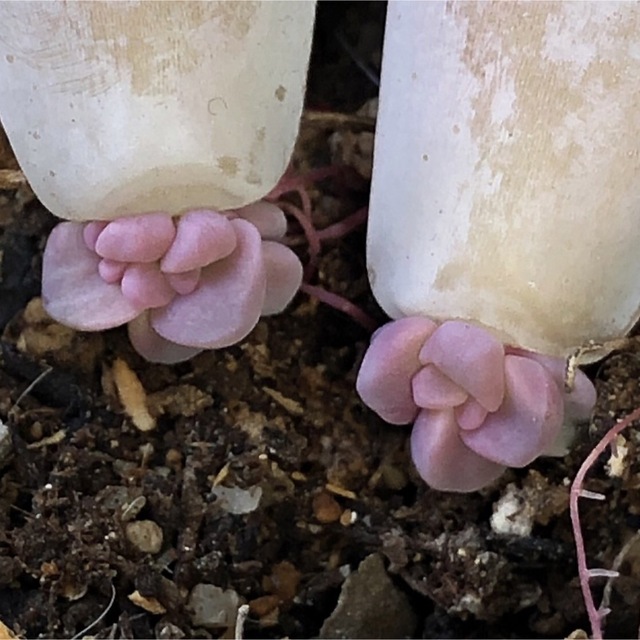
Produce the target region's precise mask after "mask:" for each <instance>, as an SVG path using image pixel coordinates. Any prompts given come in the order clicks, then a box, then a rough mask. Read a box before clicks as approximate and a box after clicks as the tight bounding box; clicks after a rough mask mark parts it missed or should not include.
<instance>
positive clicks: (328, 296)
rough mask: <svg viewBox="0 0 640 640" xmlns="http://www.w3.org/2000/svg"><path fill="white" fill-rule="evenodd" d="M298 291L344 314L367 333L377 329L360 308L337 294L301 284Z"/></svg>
mask: <svg viewBox="0 0 640 640" xmlns="http://www.w3.org/2000/svg"><path fill="white" fill-rule="evenodd" d="M300 291H304V293H306V294H308V295H310V296H312V297H314V298H317V299H318V300H320V302H324V303H325V304H328V305H329V306H330V307H333V308H334V309H337V310H338V311H342V313H346V314H347V315H348V316H349V317H351V318H352V319H353V320H355V321H356V322H357V323H358V324H359V325H361V326H362V327H364V328H365V329H366V330H367V331H369V332H371V333H373V332H374V331H375V330H376V329H377V328H378V323H377V322H376V321H375V320H374V319H373V318H372V317H371V316H370V315H369V314H368V313H365V312H364V311H363V310H362V309H360V307H358V306H356V305H355V304H353V302H349V300H347V299H346V298H343V297H342V296H340V295H338V294H337V293H331V292H330V291H327V290H326V289H323V288H322V287H316V286H314V285H312V284H306V283H305V284H303V285H302V286H301V287H300Z"/></svg>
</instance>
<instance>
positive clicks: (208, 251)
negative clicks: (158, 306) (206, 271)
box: [160, 210, 236, 273]
mask: <svg viewBox="0 0 640 640" xmlns="http://www.w3.org/2000/svg"><path fill="white" fill-rule="evenodd" d="M235 248H236V234H235V231H234V230H233V226H232V224H231V222H230V221H229V219H228V218H227V217H226V216H223V215H222V214H220V213H217V212H215V211H207V210H200V211H189V213H186V214H185V215H184V216H182V217H181V218H179V219H178V229H177V231H176V237H175V239H174V240H173V244H172V245H171V247H169V249H168V250H167V252H166V253H165V255H164V257H163V258H162V262H161V263H160V268H161V269H162V271H164V273H182V272H184V271H193V270H194V269H200V268H201V267H206V266H207V265H209V264H211V263H212V262H217V261H218V260H222V259H223V258H226V257H227V256H229V255H231V253H232V252H233V250H234V249H235Z"/></svg>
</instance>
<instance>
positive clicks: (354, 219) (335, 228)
mask: <svg viewBox="0 0 640 640" xmlns="http://www.w3.org/2000/svg"><path fill="white" fill-rule="evenodd" d="M368 213H369V209H368V208H367V207H362V209H358V210H357V211H356V212H354V213H352V214H350V215H348V216H347V217H346V218H344V219H343V220H340V222H336V223H335V224H330V225H329V226H328V227H325V228H324V229H321V230H320V231H318V238H319V239H320V242H324V241H325V240H335V239H336V238H342V236H346V235H347V234H348V233H350V232H351V231H353V230H354V229H356V228H357V227H359V226H360V225H361V224H364V223H365V222H366V221H367V214H368Z"/></svg>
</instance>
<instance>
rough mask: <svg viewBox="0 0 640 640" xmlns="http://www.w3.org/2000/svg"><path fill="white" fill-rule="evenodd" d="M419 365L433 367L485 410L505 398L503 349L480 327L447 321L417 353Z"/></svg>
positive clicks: (499, 403) (497, 404) (493, 408)
mask: <svg viewBox="0 0 640 640" xmlns="http://www.w3.org/2000/svg"><path fill="white" fill-rule="evenodd" d="M419 357H420V362H422V364H429V363H433V364H435V365H436V366H437V367H438V369H440V371H442V373H444V374H445V375H446V376H447V377H449V378H450V379H451V380H453V381H454V382H455V383H456V384H458V385H460V386H461V387H462V388H463V389H464V390H465V391H466V392H467V393H469V394H470V395H471V396H473V397H474V398H475V399H476V400H477V401H478V402H479V403H480V404H481V405H482V406H483V407H484V408H485V409H486V410H487V411H495V410H496V409H497V408H498V407H499V406H500V405H501V404H502V400H503V398H504V373H503V360H504V348H503V346H502V343H501V342H499V341H498V340H497V339H496V338H495V337H494V336H493V335H492V334H490V333H489V332H488V331H487V330H486V329H483V328H482V327H477V326H475V325H472V324H469V323H467V322H462V321H459V320H449V321H447V322H443V323H442V324H441V325H440V326H439V327H438V328H437V329H436V331H435V332H434V334H433V335H432V336H431V337H430V338H429V340H428V341H427V342H426V344H425V345H424V347H423V348H422V350H421V351H420V356H419Z"/></svg>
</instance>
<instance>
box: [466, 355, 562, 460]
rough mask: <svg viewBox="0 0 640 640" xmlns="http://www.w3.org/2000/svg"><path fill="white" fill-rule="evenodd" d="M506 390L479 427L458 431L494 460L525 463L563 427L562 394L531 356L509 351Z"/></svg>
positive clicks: (467, 441) (478, 451)
mask: <svg viewBox="0 0 640 640" xmlns="http://www.w3.org/2000/svg"><path fill="white" fill-rule="evenodd" d="M504 370H505V382H506V394H505V400H504V403H503V405H502V406H501V407H500V409H499V410H498V411H496V412H495V413H490V414H489V415H488V416H487V419H486V420H485V421H484V424H483V425H482V427H481V428H480V429H475V430H474V431H461V433H460V437H461V439H462V441H463V442H464V443H465V444H466V445H467V447H469V448H470V449H472V450H473V451H475V452H476V453H477V454H479V455H481V456H483V457H484V458H487V459H488V460H492V461H494V462H496V463H497V464H503V465H506V466H509V467H524V466H526V465H528V464H529V463H530V462H532V461H533V460H535V459H536V458H537V457H538V456H539V455H541V454H542V453H543V452H544V451H545V450H546V449H547V448H548V447H549V446H550V445H551V444H552V443H553V441H554V440H555V439H556V437H557V436H558V434H559V433H560V429H561V427H562V418H563V404H562V395H561V393H560V391H559V390H558V387H557V385H556V383H555V381H554V380H553V377H552V376H551V374H550V373H549V372H548V371H547V369H545V367H543V366H542V365H541V364H540V363H538V362H536V361H535V360H533V359H531V358H526V357H522V356H516V355H508V356H506V357H505V361H504Z"/></svg>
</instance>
